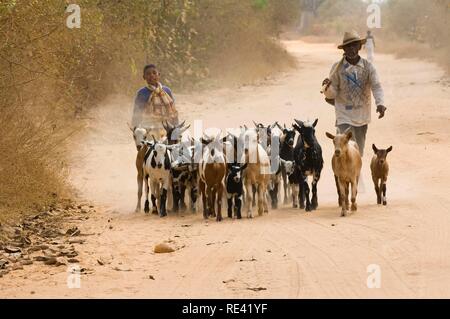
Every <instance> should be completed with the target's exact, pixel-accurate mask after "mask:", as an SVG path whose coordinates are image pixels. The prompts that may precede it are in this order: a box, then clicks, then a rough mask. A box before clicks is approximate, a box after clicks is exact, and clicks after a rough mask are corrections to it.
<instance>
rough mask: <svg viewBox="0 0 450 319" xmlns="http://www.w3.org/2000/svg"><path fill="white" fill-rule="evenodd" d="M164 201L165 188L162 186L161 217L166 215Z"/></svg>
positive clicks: (165, 196) (165, 197) (165, 195)
mask: <svg viewBox="0 0 450 319" xmlns="http://www.w3.org/2000/svg"><path fill="white" fill-rule="evenodd" d="M166 201H167V189H165V188H163V190H162V193H161V200H160V204H159V206H160V208H159V211H160V216H161V217H165V216H167V212H166Z"/></svg>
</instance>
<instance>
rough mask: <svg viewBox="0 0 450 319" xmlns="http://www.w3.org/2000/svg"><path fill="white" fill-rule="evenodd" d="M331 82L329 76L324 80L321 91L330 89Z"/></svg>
mask: <svg viewBox="0 0 450 319" xmlns="http://www.w3.org/2000/svg"><path fill="white" fill-rule="evenodd" d="M330 84H331V80H330V79H329V78H326V79H325V80H323V82H322V90H320V93H323V92H325V91H326V90H328V87H329V86H330Z"/></svg>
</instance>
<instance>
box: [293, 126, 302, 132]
mask: <svg viewBox="0 0 450 319" xmlns="http://www.w3.org/2000/svg"><path fill="white" fill-rule="evenodd" d="M292 127H293V128H294V129H296V130H297V131H298V132H299V133H300V131H301V128H300V126H298V125H297V124H292Z"/></svg>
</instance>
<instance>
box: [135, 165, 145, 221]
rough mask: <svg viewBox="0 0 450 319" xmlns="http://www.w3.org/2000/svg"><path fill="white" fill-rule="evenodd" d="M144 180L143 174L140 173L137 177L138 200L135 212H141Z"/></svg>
mask: <svg viewBox="0 0 450 319" xmlns="http://www.w3.org/2000/svg"><path fill="white" fill-rule="evenodd" d="M143 183H144V179H143V173H142V171H140V172H139V173H138V175H137V184H138V200H137V205H136V209H135V212H136V213H139V212H140V211H141V199H142V187H143Z"/></svg>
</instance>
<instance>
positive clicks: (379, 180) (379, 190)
mask: <svg viewBox="0 0 450 319" xmlns="http://www.w3.org/2000/svg"><path fill="white" fill-rule="evenodd" d="M372 149H373V151H374V153H375V155H374V156H373V157H372V161H371V162H370V170H371V171H372V180H373V184H374V185H375V193H376V194H377V204H378V205H380V204H381V202H382V201H383V205H387V201H386V181H387V177H388V174H389V164H388V162H387V160H386V157H387V155H388V153H389V152H390V151H392V146H390V147H389V148H387V149H385V150H379V149H378V148H377V147H376V146H375V144H372Z"/></svg>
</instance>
